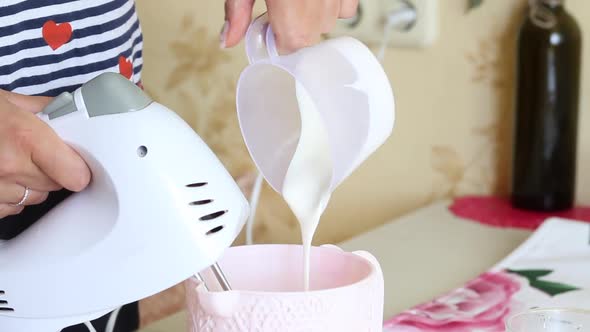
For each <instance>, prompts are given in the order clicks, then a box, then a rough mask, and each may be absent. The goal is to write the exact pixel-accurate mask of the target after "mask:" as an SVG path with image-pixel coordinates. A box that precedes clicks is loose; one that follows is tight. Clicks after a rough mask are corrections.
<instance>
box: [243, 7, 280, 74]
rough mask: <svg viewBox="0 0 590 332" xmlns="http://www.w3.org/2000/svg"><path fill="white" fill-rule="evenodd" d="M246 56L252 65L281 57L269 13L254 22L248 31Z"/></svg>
mask: <svg viewBox="0 0 590 332" xmlns="http://www.w3.org/2000/svg"><path fill="white" fill-rule="evenodd" d="M245 45H246V55H247V56H248V61H249V62H250V63H256V62H258V61H261V60H265V59H270V60H271V61H272V60H273V59H276V58H277V57H279V52H278V51H277V46H276V41H275V37H274V32H273V31H272V28H271V26H270V21H269V20H268V13H264V14H262V15H260V16H258V17H257V18H255V19H254V21H252V23H251V24H250V26H249V27H248V31H246V38H245Z"/></svg>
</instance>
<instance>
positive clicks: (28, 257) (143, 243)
mask: <svg viewBox="0 0 590 332" xmlns="http://www.w3.org/2000/svg"><path fill="white" fill-rule="evenodd" d="M42 118H43V120H44V121H46V122H47V123H48V124H49V125H50V126H51V127H52V128H53V129H54V130H55V131H56V132H57V133H58V135H60V137H61V138H62V139H63V140H64V141H65V142H66V143H68V144H69V145H70V146H71V147H73V148H74V149H75V150H76V151H77V152H78V153H79V154H80V155H81V156H82V157H83V158H84V160H85V161H86V162H87V164H88V165H89V167H90V169H91V171H92V180H91V183H90V185H89V186H88V187H87V188H86V189H85V190H84V191H82V192H80V193H77V194H74V195H72V196H71V197H69V198H68V199H66V200H65V201H64V202H62V203H61V204H59V205H58V206H57V207H55V208H54V209H52V210H51V211H49V212H48V213H47V214H46V215H45V216H44V217H43V218H41V219H40V220H39V221H38V222H36V223H35V224H34V225H33V226H31V227H30V228H29V229H27V230H26V231H25V232H23V233H22V234H20V235H19V236H17V237H16V238H14V239H12V240H9V241H7V242H4V243H2V244H1V245H0V331H10V332H19V331H26V332H30V331H35V332H42V331H49V332H55V331H59V330H61V329H62V328H64V327H67V326H70V325H73V324H77V323H80V322H84V321H87V320H91V319H94V318H98V317H100V316H102V315H104V314H105V313H108V312H109V311H111V310H113V309H115V308H117V307H119V306H121V305H124V304H127V303H131V302H134V301H137V300H139V299H142V298H145V297H148V296H151V295H153V294H156V293H158V292H160V291H163V290H165V289H167V288H169V287H172V286H174V285H176V284H178V283H179V282H182V281H183V280H185V279H187V278H189V277H190V276H192V275H193V274H195V273H197V272H199V271H201V270H203V269H206V268H207V267H209V266H210V265H212V264H213V263H214V262H216V261H217V259H218V258H219V257H220V256H221V255H222V254H223V252H224V251H225V249H226V248H228V247H229V246H230V245H231V244H232V243H233V241H234V240H235V238H236V237H237V235H238V234H239V232H240V230H241V228H242V226H243V224H244V222H245V220H246V218H247V216H248V212H249V208H248V203H247V201H246V199H245V197H244V196H243V194H242V192H241V191H240V189H239V187H238V186H237V184H236V183H235V182H234V180H233V179H232V177H231V175H230V174H229V173H228V172H227V171H226V169H225V168H224V167H223V165H222V164H221V162H220V161H219V160H218V159H217V157H216V156H215V155H214V154H213V152H212V151H211V150H210V149H209V148H208V147H207V145H206V144H205V143H204V142H203V141H202V140H201V138H200V137H199V136H198V135H197V134H196V133H195V132H194V131H193V130H192V129H191V127H190V126H188V125H187V124H186V123H185V122H184V121H183V120H182V119H181V118H180V117H179V116H178V115H176V114H175V113H174V112H172V111H170V110H168V109H167V108H166V107H164V106H162V105H160V104H158V103H157V102H155V101H153V100H151V99H150V98H149V97H148V96H147V95H145V94H144V93H143V91H141V89H139V88H137V87H136V86H135V85H134V84H133V83H131V82H130V81H128V80H126V79H125V78H123V77H122V76H120V75H117V74H112V73H106V74H102V75H100V76H98V77H96V78H95V79H93V80H91V81H89V82H88V83H87V84H85V85H84V86H82V87H81V88H79V89H78V90H76V91H75V92H74V93H73V94H71V95H69V94H65V95H62V96H60V97H58V98H56V100H55V101H54V102H53V103H52V104H51V105H50V106H48V108H47V110H46V112H45V114H43V115H42Z"/></svg>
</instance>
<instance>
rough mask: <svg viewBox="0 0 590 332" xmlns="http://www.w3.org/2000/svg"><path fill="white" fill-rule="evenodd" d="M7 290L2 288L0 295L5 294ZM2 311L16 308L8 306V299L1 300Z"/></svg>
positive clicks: (0, 308)
mask: <svg viewBox="0 0 590 332" xmlns="http://www.w3.org/2000/svg"><path fill="white" fill-rule="evenodd" d="M4 294H5V292H4V291H3V290H0V295H4ZM2 311H14V308H10V307H8V301H6V300H0V312H2Z"/></svg>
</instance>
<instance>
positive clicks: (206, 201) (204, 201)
mask: <svg viewBox="0 0 590 332" xmlns="http://www.w3.org/2000/svg"><path fill="white" fill-rule="evenodd" d="M212 202H213V200H212V199H202V200H200V201H194V202H190V203H188V204H189V205H205V204H209V203H212Z"/></svg>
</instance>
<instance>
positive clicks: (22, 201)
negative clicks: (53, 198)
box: [10, 187, 31, 207]
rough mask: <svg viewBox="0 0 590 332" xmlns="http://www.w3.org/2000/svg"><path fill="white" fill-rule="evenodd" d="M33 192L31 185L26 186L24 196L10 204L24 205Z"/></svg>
mask: <svg viewBox="0 0 590 332" xmlns="http://www.w3.org/2000/svg"><path fill="white" fill-rule="evenodd" d="M30 194H31V188H29V187H25V193H24V194H23V198H21V200H20V201H19V202H18V203H16V204H10V206H15V207H16V206H23V205H25V202H26V201H27V199H28V198H29V195H30Z"/></svg>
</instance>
